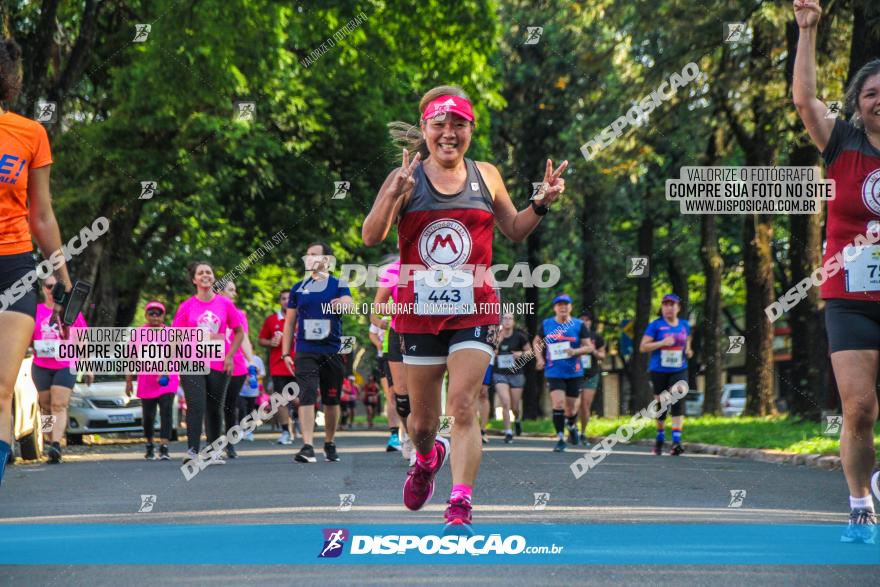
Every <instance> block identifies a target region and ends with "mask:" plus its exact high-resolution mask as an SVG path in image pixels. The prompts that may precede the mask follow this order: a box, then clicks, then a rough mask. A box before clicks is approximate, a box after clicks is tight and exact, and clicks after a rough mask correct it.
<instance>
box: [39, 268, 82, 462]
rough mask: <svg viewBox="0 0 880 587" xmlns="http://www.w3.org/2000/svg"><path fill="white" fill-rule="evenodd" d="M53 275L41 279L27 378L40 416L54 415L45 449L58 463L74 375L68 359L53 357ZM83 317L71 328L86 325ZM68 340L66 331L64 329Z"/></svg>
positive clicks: (57, 336) (57, 330)
mask: <svg viewBox="0 0 880 587" xmlns="http://www.w3.org/2000/svg"><path fill="white" fill-rule="evenodd" d="M55 283H56V279H55V276H49V277H47V278H46V280H45V281H44V282H43V297H44V298H45V301H44V302H43V303H42V304H40V305H39V306H37V316H36V319H35V322H34V336H33V347H34V362H33V364H32V365H31V379H33V382H34V386H35V387H36V388H37V391H38V392H39V399H40V411H41V412H42V413H43V415H44V416H48V415H52V416H54V418H55V420H54V424H53V426H52V431H51V432H50V443H49V447H48V448H47V453H48V456H49V462H50V463H60V462H61V438H62V437H63V436H64V432H65V431H66V430H67V406H68V404H69V403H70V393H71V391H73V385H74V384H75V383H76V374H75V373H71V372H70V361H58V360H56V359H55V349H56V348H57V346H58V341H60V340H62V339H63V337H62V336H61V324H60V323H59V322H57V321H56V322H53V320H52V314H53V312H54V311H55V308H54V304H55V302H54V301H53V299H52V288H53V287H55ZM86 326H87V325H86V319H85V318H83V315H82V314H80V315H79V316H77V317H76V320H75V321H74V322H73V324H72V325H71V328H86ZM67 338H68V339H69V338H70V336H69V331H68V337H67ZM93 380H94V376H93V375H91V374H89V375H87V376H86V381H87V383H89V384H90V385H91V383H92V381H93Z"/></svg>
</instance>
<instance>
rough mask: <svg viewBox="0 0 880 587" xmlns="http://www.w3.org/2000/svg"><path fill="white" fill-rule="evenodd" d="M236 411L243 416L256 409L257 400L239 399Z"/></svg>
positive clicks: (250, 398) (253, 398)
mask: <svg viewBox="0 0 880 587" xmlns="http://www.w3.org/2000/svg"><path fill="white" fill-rule="evenodd" d="M238 409H239V410H240V411H241V413H242V414H244V415H245V416H246V415H248V414H250V413H251V412H253V411H254V410H256V409H257V398H255V397H239V398H238ZM242 417H244V416H242Z"/></svg>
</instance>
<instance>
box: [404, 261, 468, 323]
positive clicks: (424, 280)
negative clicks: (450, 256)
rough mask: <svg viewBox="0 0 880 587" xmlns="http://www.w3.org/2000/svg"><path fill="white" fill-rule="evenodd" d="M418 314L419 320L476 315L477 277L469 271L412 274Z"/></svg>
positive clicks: (434, 271)
mask: <svg viewBox="0 0 880 587" xmlns="http://www.w3.org/2000/svg"><path fill="white" fill-rule="evenodd" d="M413 282H414V283H413V286H414V288H413V290H414V293H415V313H416V314H418V315H420V316H452V315H455V314H473V313H474V312H475V310H476V308H475V306H474V276H473V275H472V274H470V273H468V272H467V271H455V270H448V269H445V270H444V269H436V270H433V269H432V270H428V271H416V272H414V273H413Z"/></svg>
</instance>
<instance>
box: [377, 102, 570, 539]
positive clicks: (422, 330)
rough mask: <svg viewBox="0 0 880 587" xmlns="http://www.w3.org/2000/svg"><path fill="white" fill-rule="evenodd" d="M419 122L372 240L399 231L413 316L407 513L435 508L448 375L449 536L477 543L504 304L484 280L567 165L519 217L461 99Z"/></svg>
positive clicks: (388, 187) (400, 322) (424, 110)
mask: <svg viewBox="0 0 880 587" xmlns="http://www.w3.org/2000/svg"><path fill="white" fill-rule="evenodd" d="M419 111H420V114H421V128H420V129H419V128H416V127H412V126H409V125H405V124H402V123H396V124H394V125H392V128H393V129H395V130H393V131H392V136H393V137H395V138H399V139H404V140H407V142H408V143H409V144H408V148H407V149H404V151H403V157H402V165H401V167H399V168H398V169H395V170H394V171H392V172H391V173H390V174H389V175H388V177H387V178H386V180H385V183H384V184H383V185H382V188H381V189H380V190H379V194H378V195H377V197H376V201H375V202H374V203H373V208H372V210H371V211H370V214H369V215H368V216H367V218H366V219H365V220H364V225H363V231H362V234H363V239H364V243H365V244H366V245H367V246H373V245H377V244H379V243H381V242H382V241H383V240H384V239H385V238H386V237H387V236H388V232H389V231H390V229H391V225H392V224H393V223H394V222H395V221H396V222H397V223H398V236H399V243H398V247H399V249H400V264H401V272H400V283H399V286H398V302H399V303H400V304H402V305H403V307H402V308H401V311H400V312H398V313H396V324H395V330H396V331H398V332H399V333H400V338H401V347H402V349H403V355H404V357H403V360H404V363H405V364H406V366H407V367H406V375H407V388H408V390H409V393H410V398H411V402H410V404H411V413H410V415H409V418H408V420H407V428H408V429H409V432H410V435H411V436H412V439H413V442H414V444H415V447H416V452H417V458H416V463H415V464H414V465H413V466H412V467H410V470H409V473H408V474H407V479H406V483H405V484H404V504H405V505H406V507H407V508H409V509H411V510H418V509H421V508H422V507H423V506H424V505H425V504H426V503H427V502H428V500H430V499H431V495H432V494H433V492H434V478H435V476H436V474H437V471H438V470H439V469H440V468H441V467H442V466H443V463H444V462H445V461H446V457H447V455H448V451H449V443H448V442H447V441H446V440H445V439H444V438H442V437H438V436H437V427H438V423H439V417H440V415H441V405H440V403H441V402H440V393H441V385H442V382H443V375H444V373H445V372H446V371H447V368H448V370H449V385H448V388H447V394H448V397H447V406H448V409H449V411H450V415H451V416H453V417H454V418H455V425H454V426H453V428H452V438H453V444H454V445H455V447H456V454H455V456H454V457H453V459H452V483H453V486H452V495H451V496H450V498H449V502H448V503H449V507H448V508H447V510H446V521H447V526H446V531H447V532H462V531H463V532H467V533H470V532H472V529H471V527H470V524H471V493H472V489H473V486H474V482H475V481H476V477H477V471H478V470H479V467H480V460H481V456H482V444H481V442H480V426H479V421H478V419H477V414H476V412H477V396H478V394H479V392H480V384H481V382H482V380H483V375H484V373H485V372H486V367H487V366H488V365H489V361H490V359H491V358H492V355H493V350H494V345H495V337H496V334H497V330H498V323H499V308H498V307H497V305H495V306H494V307H493V306H492V304H497V303H498V298H497V296H496V294H495V291H494V289H493V284H492V282H491V280H489V279H487V278H486V269H487V268H488V267H489V266H490V265H491V264H492V237H493V233H494V229H495V224H496V223H497V224H498V227H499V228H500V230H501V232H502V233H503V234H504V235H505V236H507V237H508V238H510V239H511V240H513V241H516V242H520V241H522V240H523V239H525V238H526V237H527V236H528V235H529V234H530V233H531V232H532V231H533V230H534V229H535V228H537V226H538V224H539V223H540V221H541V217H542V216H543V215H544V214H546V213H547V205H549V204H551V203H552V202H554V201H555V200H556V199H558V198H559V196H560V195H561V194H562V191H563V189H564V185H565V182H564V180H563V179H562V178H561V176H562V173H563V172H564V171H565V169H566V167H567V166H568V162H564V163H563V164H562V165H561V166H560V167H559V169H556V170H555V171H554V170H553V167H552V162H551V161H549V160H548V161H547V169H546V173H545V176H544V182H545V184H544V187H545V189H544V191H543V199H542V200H541V201H540V202H533V203H532V205H531V206H529V207H527V208H526V209H525V210H523V211H521V212H517V210H516V208H515V207H514V205H513V203H512V202H511V201H510V196H509V195H508V193H507V189H506V188H505V187H504V182H503V180H502V179H501V174H500V173H499V172H498V170H497V169H496V168H495V166H494V165H492V164H490V163H484V162H477V161H472V160H470V159H466V158H465V153H467V150H468V147H469V146H470V143H471V135H472V133H473V130H474V113H473V108H472V106H471V103H470V101H469V100H468V98H467V96H466V95H465V93H464V92H463V91H462V90H461V88H458V87H454V86H441V87H438V88H434V89H432V90H431V91H429V92H428V93H427V94H425V96H424V97H422V99H421V101H420V103H419ZM411 155H412V158H410V156H411ZM539 204H540V205H539ZM440 268H443V271H442V272H440V271H439V269H440ZM447 278H448V279H449V281H446V279H447ZM469 282H470V283H469Z"/></svg>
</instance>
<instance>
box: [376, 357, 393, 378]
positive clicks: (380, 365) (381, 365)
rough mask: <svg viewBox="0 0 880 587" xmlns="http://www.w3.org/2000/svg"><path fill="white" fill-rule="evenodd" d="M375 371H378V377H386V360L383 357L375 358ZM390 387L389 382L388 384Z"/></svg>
mask: <svg viewBox="0 0 880 587" xmlns="http://www.w3.org/2000/svg"><path fill="white" fill-rule="evenodd" d="M376 370H377V371H379V376H380V377H387V376H388V360H387V359H386V358H385V357H376ZM388 385H391V382H390V381H389V382H388Z"/></svg>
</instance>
